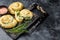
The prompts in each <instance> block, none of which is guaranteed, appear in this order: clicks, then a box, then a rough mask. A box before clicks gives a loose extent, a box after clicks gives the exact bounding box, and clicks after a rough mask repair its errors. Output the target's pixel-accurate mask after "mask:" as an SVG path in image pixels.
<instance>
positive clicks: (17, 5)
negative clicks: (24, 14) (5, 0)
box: [8, 2, 24, 14]
mask: <svg viewBox="0 0 60 40" xmlns="http://www.w3.org/2000/svg"><path fill="white" fill-rule="evenodd" d="M23 7H24V6H23V4H22V3H21V2H13V3H12V4H10V5H9V7H8V9H9V12H10V13H11V14H15V11H20V10H22V9H23Z"/></svg>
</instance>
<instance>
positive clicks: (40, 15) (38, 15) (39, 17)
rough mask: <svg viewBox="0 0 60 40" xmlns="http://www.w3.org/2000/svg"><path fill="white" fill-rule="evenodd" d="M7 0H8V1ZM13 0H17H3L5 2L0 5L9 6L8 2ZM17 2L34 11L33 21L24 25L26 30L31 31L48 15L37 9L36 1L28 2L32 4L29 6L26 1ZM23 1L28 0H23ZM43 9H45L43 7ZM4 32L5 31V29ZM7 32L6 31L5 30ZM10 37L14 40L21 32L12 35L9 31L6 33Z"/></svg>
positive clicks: (13, 0)
mask: <svg viewBox="0 0 60 40" xmlns="http://www.w3.org/2000/svg"><path fill="white" fill-rule="evenodd" d="M8 1H9V2H8ZM15 1H17V0H4V3H5V4H0V5H6V6H9V4H11V3H12V2H15ZM18 1H19V2H22V3H23V4H24V6H25V8H27V9H29V10H31V11H32V12H33V13H34V19H33V21H32V22H31V23H30V24H29V25H28V26H27V27H26V30H29V32H30V31H33V29H34V27H36V26H37V25H39V24H41V23H42V22H43V21H44V19H45V18H46V17H47V16H48V13H47V12H46V13H42V12H41V11H40V10H38V9H37V8H36V7H35V6H37V5H39V4H38V3H30V5H32V6H31V7H30V5H29V6H27V5H28V4H27V3H25V2H24V1H22V0H18ZM25 1H28V0H25ZM42 8H43V7H42ZM43 9H44V8H43ZM44 10H45V9H44ZM2 29H3V30H4V31H5V29H4V28H2ZM5 32H6V31H5ZM6 33H7V32H6ZM7 34H8V35H9V36H10V37H11V38H13V39H14V40H16V39H17V38H18V37H19V35H21V34H22V33H21V34H17V35H13V34H9V33H7Z"/></svg>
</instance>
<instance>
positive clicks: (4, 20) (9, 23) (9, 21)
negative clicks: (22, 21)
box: [0, 15, 17, 28]
mask: <svg viewBox="0 0 60 40" xmlns="http://www.w3.org/2000/svg"><path fill="white" fill-rule="evenodd" d="M16 24H17V21H16V20H15V19H14V18H13V17H12V16H11V15H4V16H2V17H0V25H1V26H2V27H3V28H13V27H15V26H16Z"/></svg>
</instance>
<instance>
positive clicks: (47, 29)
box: [0, 0, 60, 40]
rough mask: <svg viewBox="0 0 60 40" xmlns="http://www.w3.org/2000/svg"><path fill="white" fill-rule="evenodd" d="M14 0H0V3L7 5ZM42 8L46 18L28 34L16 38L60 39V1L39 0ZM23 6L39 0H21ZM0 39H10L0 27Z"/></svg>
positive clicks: (32, 39) (20, 39)
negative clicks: (46, 15) (44, 10)
mask: <svg viewBox="0 0 60 40" xmlns="http://www.w3.org/2000/svg"><path fill="white" fill-rule="evenodd" d="M12 1H16V0H0V5H2V4H3V5H9V4H10V2H11V3H12ZM40 1H41V2H42V4H43V5H44V8H45V9H46V11H47V12H48V13H49V16H48V18H47V19H46V20H45V21H44V22H43V23H42V24H41V25H39V27H38V28H37V29H36V30H35V31H34V32H33V33H32V34H29V35H23V36H21V37H20V38H19V39H18V40H60V39H59V38H60V10H59V9H60V3H59V0H58V2H51V3H50V2H49V1H48V0H40ZM21 2H22V3H24V4H25V7H26V8H27V7H29V5H30V4H32V3H33V2H39V0H22V1H21ZM0 40H12V39H11V38H10V37H9V36H8V35H7V34H6V33H4V31H2V29H0Z"/></svg>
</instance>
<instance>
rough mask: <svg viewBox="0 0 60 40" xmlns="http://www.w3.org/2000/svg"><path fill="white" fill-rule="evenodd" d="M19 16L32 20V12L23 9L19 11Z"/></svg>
mask: <svg viewBox="0 0 60 40" xmlns="http://www.w3.org/2000/svg"><path fill="white" fill-rule="evenodd" d="M20 15H21V16H23V17H24V18H25V19H26V17H29V18H28V19H32V17H33V12H31V11H30V10H28V9H23V10H21V11H20Z"/></svg>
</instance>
